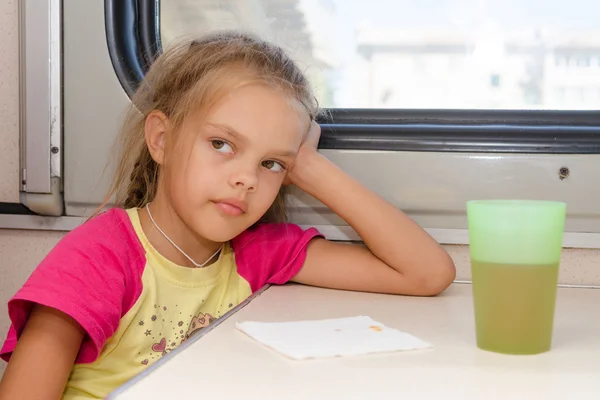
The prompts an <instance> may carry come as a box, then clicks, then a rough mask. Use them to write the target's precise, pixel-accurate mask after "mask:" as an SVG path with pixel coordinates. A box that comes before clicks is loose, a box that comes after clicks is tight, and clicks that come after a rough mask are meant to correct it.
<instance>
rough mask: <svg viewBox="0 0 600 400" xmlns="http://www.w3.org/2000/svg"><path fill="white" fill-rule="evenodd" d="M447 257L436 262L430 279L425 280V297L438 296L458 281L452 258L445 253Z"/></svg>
mask: <svg viewBox="0 0 600 400" xmlns="http://www.w3.org/2000/svg"><path fill="white" fill-rule="evenodd" d="M444 254H445V256H443V257H441V259H440V260H439V261H438V262H436V264H435V265H436V268H433V271H431V274H430V275H429V277H428V279H424V280H423V284H422V292H423V294H422V295H423V296H437V295H439V294H441V293H442V292H443V291H444V290H446V289H447V288H448V287H449V286H450V285H451V284H452V283H453V282H454V279H456V267H455V265H454V261H453V260H452V258H451V257H450V256H449V255H448V254H447V253H446V252H445V251H444Z"/></svg>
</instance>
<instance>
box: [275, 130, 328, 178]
mask: <svg viewBox="0 0 600 400" xmlns="http://www.w3.org/2000/svg"><path fill="white" fill-rule="evenodd" d="M320 138H321V127H320V126H319V124H317V123H316V122H315V121H312V122H311V124H310V128H309V130H308V133H307V134H306V137H305V138H304V142H302V145H301V146H300V149H299V150H298V154H297V155H296V159H295V160H294V163H293V164H292V165H291V166H290V167H289V169H288V172H287V174H286V176H285V179H284V181H283V184H284V185H290V184H294V185H297V186H298V183H299V182H300V177H301V174H302V173H303V172H304V169H306V168H307V167H309V164H310V158H311V157H313V156H315V155H317V154H318V153H317V147H318V145H319V139H320Z"/></svg>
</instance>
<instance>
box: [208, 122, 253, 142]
mask: <svg viewBox="0 0 600 400" xmlns="http://www.w3.org/2000/svg"><path fill="white" fill-rule="evenodd" d="M208 125H209V126H212V127H213V128H216V129H219V130H221V131H223V132H225V133H227V134H228V135H230V136H233V137H234V138H236V139H239V140H243V141H247V139H246V137H245V136H244V135H242V134H240V133H239V132H237V131H236V130H235V129H233V128H232V127H230V126H229V125H222V124H213V123H209V124H208Z"/></svg>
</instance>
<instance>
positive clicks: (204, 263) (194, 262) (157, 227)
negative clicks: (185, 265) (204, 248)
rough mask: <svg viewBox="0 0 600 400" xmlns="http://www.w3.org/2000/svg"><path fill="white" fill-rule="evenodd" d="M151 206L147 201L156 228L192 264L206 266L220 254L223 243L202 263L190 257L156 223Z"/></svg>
mask: <svg viewBox="0 0 600 400" xmlns="http://www.w3.org/2000/svg"><path fill="white" fill-rule="evenodd" d="M149 206H150V203H147V204H146V211H148V216H149V217H150V221H152V223H153V224H154V227H155V228H156V229H158V231H159V232H160V233H162V235H163V236H164V237H165V239H167V240H168V241H169V242H170V243H171V244H172V245H173V246H174V247H175V248H176V249H177V250H179V252H180V253H181V254H183V255H184V256H185V258H187V259H188V260H190V262H191V263H192V264H194V266H195V267H196V268H204V266H205V265H206V264H208V262H209V261H210V260H212V259H213V258H215V256H216V255H217V254H219V252H220V251H221V249H222V248H223V244H221V246H219V248H218V249H217V251H215V253H214V254H213V255H212V256H210V257H209V258H208V260H206V261H204V262H203V263H202V264H198V263H197V262H196V261H194V260H192V257H190V256H188V255H187V254H185V252H184V251H183V250H181V248H179V246H177V245H176V244H175V242H173V241H172V240H171V238H170V237H168V236H167V234H166V233H164V232H163V230H162V229H160V227H159V226H158V225H157V224H156V221H154V218H152V213H151V212H150V207H149Z"/></svg>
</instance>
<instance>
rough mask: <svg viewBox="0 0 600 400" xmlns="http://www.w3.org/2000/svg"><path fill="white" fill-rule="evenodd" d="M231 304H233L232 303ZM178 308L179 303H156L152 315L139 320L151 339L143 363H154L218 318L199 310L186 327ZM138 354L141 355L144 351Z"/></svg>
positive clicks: (142, 330) (141, 331) (139, 326)
mask: <svg viewBox="0 0 600 400" xmlns="http://www.w3.org/2000/svg"><path fill="white" fill-rule="evenodd" d="M231 306H233V304H230V307H231ZM177 308H178V306H177V304H175V306H163V305H158V304H155V305H154V310H153V313H152V315H150V316H148V317H146V318H144V319H140V320H139V321H138V323H137V325H138V326H137V328H138V330H139V333H140V334H141V335H143V336H144V337H146V338H147V339H146V340H148V339H150V340H151V345H150V346H149V351H148V354H147V357H146V358H144V359H143V360H142V361H141V364H142V365H149V364H153V363H154V362H155V361H157V360H158V359H159V358H161V357H162V356H164V355H166V354H168V353H170V352H171V351H172V350H174V349H175V348H176V347H177V346H178V345H180V344H181V343H183V342H185V341H186V340H187V339H189V338H190V336H192V334H193V333H194V332H196V331H199V330H200V329H203V328H206V327H207V326H209V325H210V324H211V323H212V322H213V321H214V320H215V319H216V318H215V317H213V316H212V315H211V314H210V313H202V312H199V313H198V314H197V315H189V316H187V318H189V320H188V321H189V323H187V327H186V326H185V325H186V323H185V322H184V320H185V319H187V318H186V316H184V315H183V313H182V312H181V311H178V310H177ZM167 320H168V322H167ZM138 355H139V356H141V355H142V353H141V352H140V353H138Z"/></svg>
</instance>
